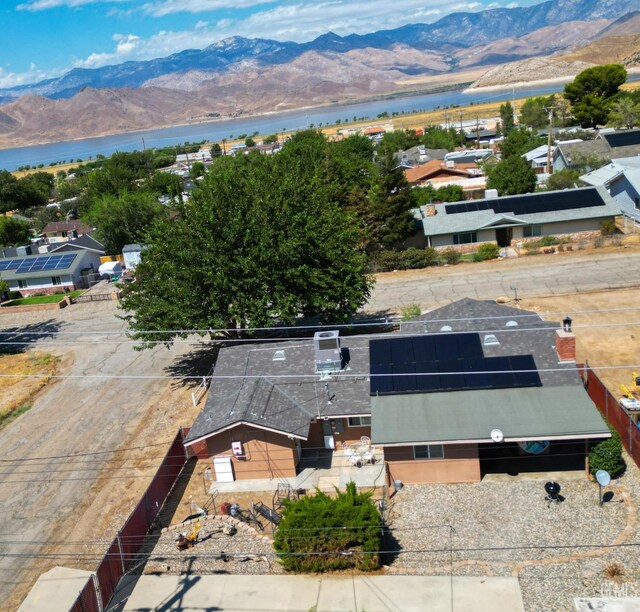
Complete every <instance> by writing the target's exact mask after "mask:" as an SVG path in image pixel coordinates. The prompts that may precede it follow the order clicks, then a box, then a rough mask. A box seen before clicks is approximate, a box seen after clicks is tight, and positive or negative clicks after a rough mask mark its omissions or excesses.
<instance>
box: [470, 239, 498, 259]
mask: <svg viewBox="0 0 640 612" xmlns="http://www.w3.org/2000/svg"><path fill="white" fill-rule="evenodd" d="M499 255H500V247H499V246H498V245H497V244H493V243H491V242H486V243H485V244H481V245H480V246H479V247H478V250H477V251H476V253H475V254H474V256H473V260H474V261H485V260H486V259H495V258H496V257H498V256H499Z"/></svg>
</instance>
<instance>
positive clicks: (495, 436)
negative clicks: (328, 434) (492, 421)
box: [491, 429, 504, 442]
mask: <svg viewBox="0 0 640 612" xmlns="http://www.w3.org/2000/svg"><path fill="white" fill-rule="evenodd" d="M491 439H492V440H493V441H494V442H502V441H503V440H504V434H503V433H502V431H500V430H499V429H492V430H491Z"/></svg>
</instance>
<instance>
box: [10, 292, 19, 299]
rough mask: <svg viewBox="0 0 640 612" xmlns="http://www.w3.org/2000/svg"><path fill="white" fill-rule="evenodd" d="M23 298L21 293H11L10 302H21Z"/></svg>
mask: <svg viewBox="0 0 640 612" xmlns="http://www.w3.org/2000/svg"><path fill="white" fill-rule="evenodd" d="M21 297H22V293H20V292H19V291H9V299H10V300H19V299H20V298H21Z"/></svg>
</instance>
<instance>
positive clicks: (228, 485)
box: [210, 444, 385, 493]
mask: <svg viewBox="0 0 640 612" xmlns="http://www.w3.org/2000/svg"><path fill="white" fill-rule="evenodd" d="M364 446H365V445H362V444H355V445H350V446H347V447H346V448H340V449H338V450H335V451H332V450H327V449H304V450H303V451H302V456H301V458H300V462H299V464H298V469H299V472H298V475H297V476H295V477H291V478H261V479H244V480H235V481H234V482H214V483H212V485H211V489H210V493H213V492H214V491H215V490H217V492H218V493H241V492H249V491H275V490H276V489H277V488H278V484H279V483H286V484H288V485H290V486H291V488H292V489H295V490H299V489H304V490H307V491H308V490H310V489H315V488H318V489H319V490H320V491H325V492H331V491H333V490H334V487H337V488H338V489H341V490H342V489H345V488H346V486H347V484H348V483H349V482H351V481H353V482H354V483H355V484H356V486H357V487H358V488H359V489H360V488H364V489H375V488H376V487H382V486H383V485H384V484H385V467H384V454H383V452H382V449H379V448H375V447H371V448H369V447H368V445H366V446H367V448H366V449H365V448H364Z"/></svg>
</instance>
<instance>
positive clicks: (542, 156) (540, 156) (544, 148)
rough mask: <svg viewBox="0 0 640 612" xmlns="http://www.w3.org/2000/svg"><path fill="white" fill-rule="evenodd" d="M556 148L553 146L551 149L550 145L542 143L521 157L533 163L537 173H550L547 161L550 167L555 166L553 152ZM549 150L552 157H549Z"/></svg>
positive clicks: (532, 165)
mask: <svg viewBox="0 0 640 612" xmlns="http://www.w3.org/2000/svg"><path fill="white" fill-rule="evenodd" d="M555 150H556V148H555V146H551V150H549V146H548V145H540V146H539V147H536V148H535V149H532V150H531V151H527V152H526V153H523V154H522V155H521V157H523V158H524V159H525V160H526V161H527V162H528V163H529V164H530V165H531V167H532V168H533V169H534V170H535V171H536V174H548V171H547V163H548V162H549V165H550V167H551V168H552V167H553V154H554V152H555ZM549 151H550V152H551V156H550V157H548V156H549Z"/></svg>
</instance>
